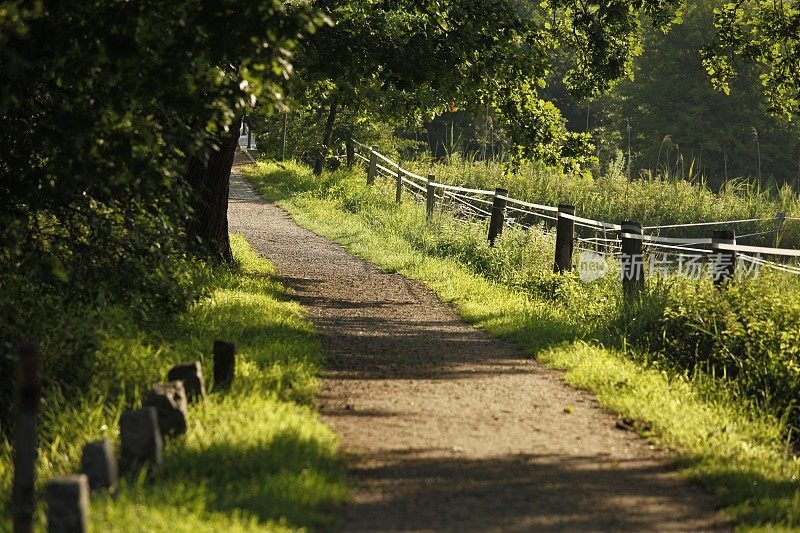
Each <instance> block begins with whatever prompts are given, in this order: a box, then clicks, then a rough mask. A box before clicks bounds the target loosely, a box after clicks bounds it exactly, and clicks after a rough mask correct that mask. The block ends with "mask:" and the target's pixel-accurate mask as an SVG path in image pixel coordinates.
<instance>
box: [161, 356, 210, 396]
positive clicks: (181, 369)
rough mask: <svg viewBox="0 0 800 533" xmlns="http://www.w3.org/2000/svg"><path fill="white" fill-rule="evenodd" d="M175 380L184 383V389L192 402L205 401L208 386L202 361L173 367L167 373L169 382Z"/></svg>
mask: <svg viewBox="0 0 800 533" xmlns="http://www.w3.org/2000/svg"><path fill="white" fill-rule="evenodd" d="M175 380H180V381H183V388H184V390H185V391H186V397H187V398H188V399H189V401H190V402H195V401H198V400H204V399H205V397H206V384H205V380H204V379H203V365H201V364H200V361H195V362H193V363H181V364H179V365H175V366H173V367H172V369H171V370H170V371H169V373H167V381H175Z"/></svg>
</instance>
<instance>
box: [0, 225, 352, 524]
mask: <svg viewBox="0 0 800 533" xmlns="http://www.w3.org/2000/svg"><path fill="white" fill-rule="evenodd" d="M234 237H235V238H234V239H233V241H232V244H233V246H234V251H235V253H236V259H237V261H238V262H239V264H240V265H241V266H240V268H238V269H229V268H227V267H220V268H219V269H218V270H216V271H214V272H213V273H208V272H207V273H205V274H202V273H201V275H199V276H198V275H195V276H193V277H192V281H193V282H195V283H197V284H202V285H204V286H205V289H206V291H205V292H206V296H205V297H203V298H202V299H200V300H199V301H197V302H196V303H194V304H193V305H192V306H191V307H190V308H189V309H188V310H187V311H185V312H183V313H180V314H177V315H170V314H169V313H163V314H159V315H158V316H152V317H151V318H152V320H151V322H149V323H148V324H145V325H140V324H136V323H135V322H134V321H132V320H131V317H130V315H129V313H128V311H127V310H126V309H124V308H120V307H110V308H107V309H104V310H103V311H102V312H100V313H96V314H92V315H89V316H75V315H73V314H70V313H65V314H64V315H63V318H64V320H67V321H71V322H72V323H75V322H78V321H85V322H86V325H85V326H84V327H85V328H86V327H88V325H91V326H92V327H93V328H94V333H95V337H94V339H93V346H92V347H91V349H89V348H88V347H87V349H86V351H87V352H88V353H89V355H87V356H86V359H87V360H86V362H85V363H83V362H80V363H77V362H76V364H73V365H67V366H66V368H58V369H57V368H54V366H53V365H58V364H61V365H63V364H64V361H63V360H62V359H56V358H53V357H52V355H54V353H53V351H54V350H55V351H56V352H55V354H58V352H57V350H60V349H62V348H63V347H66V348H68V349H72V348H73V347H72V346H70V341H69V340H68V339H59V338H54V339H52V342H50V343H46V345H45V353H44V362H43V366H44V373H45V375H53V372H61V371H62V370H64V372H62V373H60V374H59V376H60V377H59V379H58V380H53V379H49V380H47V381H46V382H45V384H44V389H43V401H42V403H41V407H40V410H41V415H40V420H41V425H40V429H39V439H40V447H39V462H38V465H39V469H38V480H39V482H40V483H44V482H45V481H47V480H48V479H49V478H51V477H52V476H54V475H59V474H65V473H68V472H74V471H77V469H78V468H79V463H80V454H81V449H82V446H83V444H85V443H86V442H88V441H91V440H96V439H99V438H104V437H108V438H111V439H112V441H113V440H115V438H116V432H115V428H116V427H117V424H118V420H119V416H120V414H121V413H122V411H123V409H125V408H128V407H135V406H138V405H140V403H141V399H142V397H143V395H144V394H146V392H147V390H148V389H149V384H150V383H153V382H157V381H160V380H162V379H163V378H164V376H165V375H166V372H167V370H168V369H169V368H170V367H171V365H173V364H175V363H177V362H181V361H186V360H195V359H199V360H200V361H201V362H202V364H203V366H204V367H205V368H211V366H212V361H211V354H210V347H211V344H212V342H213V341H214V340H215V339H218V338H225V339H229V340H231V341H233V342H235V343H236V346H237V368H236V380H235V382H234V384H233V386H232V388H231V390H230V391H229V392H225V393H221V392H211V393H210V394H209V396H208V398H207V399H206V401H205V402H204V404H203V405H202V406H190V412H189V430H188V433H187V435H186V436H184V437H180V438H176V439H172V440H170V441H168V442H167V446H166V450H165V461H166V464H165V467H164V471H163V472H162V473H160V474H159V475H157V476H156V477H155V478H154V479H152V481H147V482H144V483H143V482H142V480H139V479H136V478H131V477H126V478H124V479H123V483H122V487H121V489H120V491H119V495H118V496H119V497H118V498H111V497H106V496H103V495H93V499H92V513H91V519H92V523H93V529H96V530H111V531H130V530H146V531H152V530H160V529H165V528H170V529H175V528H178V530H180V531H190V530H191V531H197V530H202V531H219V530H221V529H224V530H233V531H254V530H268V531H273V530H276V529H277V530H282V529H296V528H301V527H313V526H317V525H324V524H329V523H330V518H329V517H328V516H327V515H326V514H325V513H324V511H323V510H322V509H321V506H324V505H327V504H330V503H333V502H338V501H340V500H341V499H342V498H343V497H344V492H345V490H344V484H343V480H342V476H341V470H340V465H339V460H338V452H337V446H338V444H337V439H336V437H335V436H334V435H333V433H332V432H331V431H330V430H329V429H327V428H326V427H325V426H324V425H323V424H322V423H321V422H320V421H319V419H318V417H317V415H316V414H315V412H314V410H313V409H312V408H311V407H310V406H309V404H310V403H311V399H312V398H313V396H314V394H315V393H316V391H317V387H318V384H317V379H316V372H317V369H318V365H319V364H320V347H319V344H318V342H317V341H316V339H315V338H314V334H313V328H312V326H311V323H310V322H309V321H308V320H306V319H305V318H303V316H302V314H301V313H302V310H301V309H300V308H299V307H298V306H297V305H296V304H293V303H290V302H287V301H286V294H285V289H284V288H283V287H282V286H281V285H280V284H279V283H277V282H276V281H275V279H274V275H275V272H274V269H273V268H272V266H271V265H269V264H267V263H266V262H265V261H264V260H262V259H260V258H258V257H257V255H256V253H255V252H254V251H253V250H252V249H251V248H250V247H249V245H247V243H246V242H245V240H244V238H242V237H236V236H234ZM29 326H30V327H39V326H38V324H36V321H32V322H31V323H30V324H29ZM72 342H75V340H73V341H72ZM58 355H61V354H58ZM209 374H210V373H209ZM209 374H207V375H209ZM208 385H209V387H210V388H211V389H212V391H213V384H211V383H209V384H208ZM10 463H11V453H10V445H9V442H8V441H7V440H5V439H4V438H0V494H2V495H3V497H2V500H0V503H2V504H5V503H6V501H7V500H6V498H7V497H8V496H9V495H10V490H9V487H10V483H11V479H10V475H11V468H10ZM2 508H3V509H4V510H5V509H6V506H5V505H2ZM41 514H43V513H41ZM41 514H40V516H39V519H40V520H41V519H42V518H43V517H42V516H41ZM2 523H4V524H5V523H10V521H6V520H5V519H4V520H3V522H2ZM0 529H2V528H0Z"/></svg>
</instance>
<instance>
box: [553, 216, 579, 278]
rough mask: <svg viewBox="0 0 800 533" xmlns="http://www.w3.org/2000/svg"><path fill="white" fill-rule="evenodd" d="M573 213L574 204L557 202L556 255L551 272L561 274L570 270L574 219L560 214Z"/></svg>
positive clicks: (573, 241)
mask: <svg viewBox="0 0 800 533" xmlns="http://www.w3.org/2000/svg"><path fill="white" fill-rule="evenodd" d="M562 213H563V214H567V215H574V214H575V206H572V205H568V204H558V221H557V222H556V256H555V265H554V266H553V272H555V273H557V274H563V273H564V272H571V271H572V252H573V246H574V243H575V221H574V220H572V219H571V218H566V217H563V216H561V215H562Z"/></svg>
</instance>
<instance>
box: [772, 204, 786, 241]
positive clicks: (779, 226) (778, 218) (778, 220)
mask: <svg viewBox="0 0 800 533" xmlns="http://www.w3.org/2000/svg"><path fill="white" fill-rule="evenodd" d="M785 220H786V213H784V212H782V211H778V212H777V213H775V242H774V244H775V248H777V247H778V246H779V245H780V244H781V231H782V230H783V222H784V221H785Z"/></svg>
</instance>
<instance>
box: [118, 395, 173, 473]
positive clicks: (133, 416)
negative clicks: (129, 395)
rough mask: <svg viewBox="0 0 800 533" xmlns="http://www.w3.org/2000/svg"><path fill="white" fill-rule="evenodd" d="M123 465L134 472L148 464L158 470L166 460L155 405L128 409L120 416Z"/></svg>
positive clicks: (124, 469)
mask: <svg viewBox="0 0 800 533" xmlns="http://www.w3.org/2000/svg"><path fill="white" fill-rule="evenodd" d="M119 440H120V448H121V451H122V457H121V461H120V462H121V465H120V466H121V467H122V470H123V471H125V472H134V471H137V470H139V468H141V467H143V466H145V465H147V466H150V467H151V468H152V469H155V470H158V469H159V468H160V467H161V464H162V462H163V460H164V440H163V439H162V438H161V430H160V429H159V427H158V412H157V411H156V408H155V407H153V406H145V407H142V408H141V409H136V410H133V409H127V410H125V411H123V413H122V416H120V418H119Z"/></svg>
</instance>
